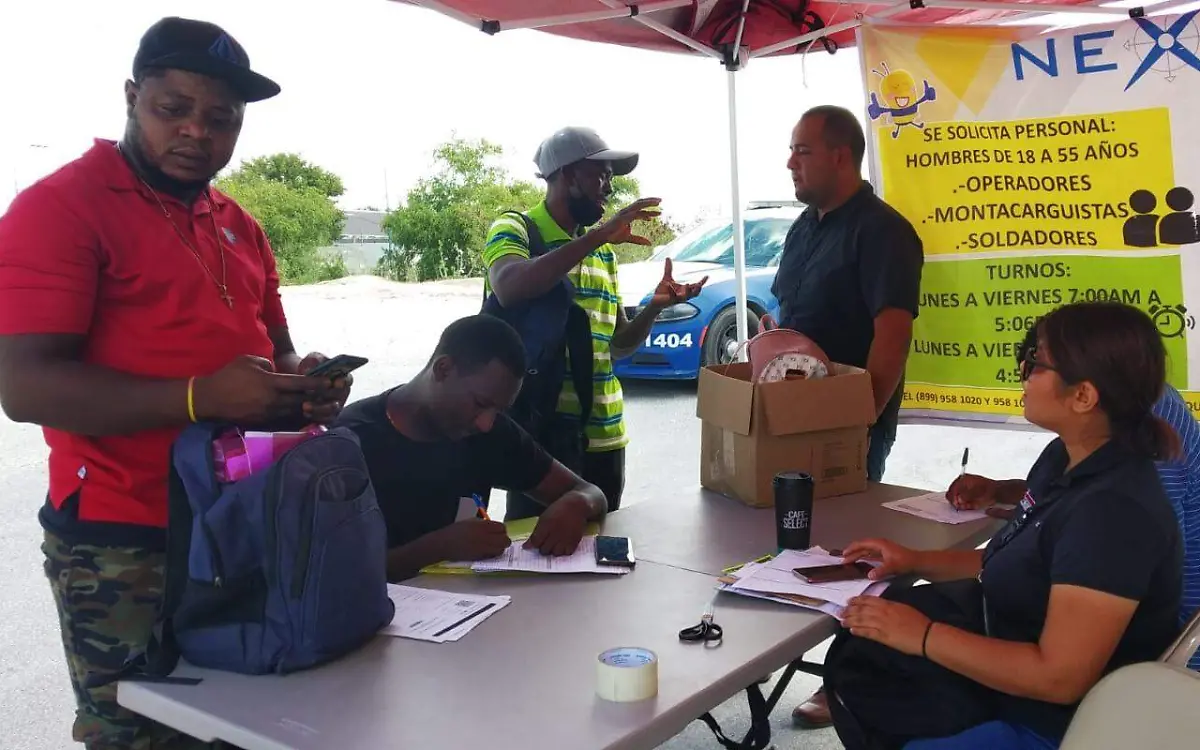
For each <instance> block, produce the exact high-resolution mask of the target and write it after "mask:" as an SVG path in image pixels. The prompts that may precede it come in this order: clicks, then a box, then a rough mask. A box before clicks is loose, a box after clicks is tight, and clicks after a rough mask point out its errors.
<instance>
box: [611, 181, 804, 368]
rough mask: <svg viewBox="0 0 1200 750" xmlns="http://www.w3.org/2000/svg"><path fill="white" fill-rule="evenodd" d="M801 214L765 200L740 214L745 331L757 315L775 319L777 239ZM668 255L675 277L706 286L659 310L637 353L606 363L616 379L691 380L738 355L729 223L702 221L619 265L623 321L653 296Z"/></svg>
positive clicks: (780, 247)
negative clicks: (638, 260)
mask: <svg viewBox="0 0 1200 750" xmlns="http://www.w3.org/2000/svg"><path fill="white" fill-rule="evenodd" d="M802 211H803V206H800V205H799V204H781V203H771V204H752V205H751V206H750V207H749V208H748V209H747V210H746V211H745V212H744V213H743V214H742V216H743V221H744V224H745V232H746V294H747V303H748V306H749V308H750V315H749V333H750V335H751V336H753V335H754V334H755V333H756V332H757V330H758V318H759V317H761V316H762V315H763V314H764V313H765V314H769V315H771V316H772V317H773V318H776V319H778V316H779V301H778V300H777V299H775V296H774V295H772V294H771V284H772V282H774V280H775V271H776V269H777V268H778V266H779V258H780V256H781V255H782V254H783V242H784V239H785V238H786V237H787V232H788V230H789V229H790V228H791V226H792V224H793V223H794V222H795V221H796V219H797V218H798V217H799V216H800V213H801V212H802ZM667 258H670V259H671V264H672V267H673V274H674V277H675V280H676V281H679V282H693V281H699V280H700V279H701V278H702V277H704V276H708V283H707V284H705V286H704V289H703V290H702V291H701V292H700V295H699V296H697V297H696V298H695V299H693V300H691V301H690V302H681V303H680V304H677V305H672V306H671V307H668V308H667V309H666V310H663V311H662V313H660V314H659V316H658V319H657V320H655V322H654V327H653V328H652V329H651V331H650V335H649V336H647V337H646V340H645V342H643V344H642V346H641V347H640V348H639V349H638V350H637V352H635V353H634V354H633V355H632V356H630V357H626V358H624V359H619V360H617V361H615V362H613V370H614V371H615V372H616V375H617V377H619V378H625V379H661V380H694V379H696V378H698V377H699V376H700V370H701V369H702V368H703V367H705V366H707V365H713V364H725V363H728V362H730V361H732V359H733V357H734V355H735V354H736V352H737V310H736V309H735V306H734V302H735V300H736V298H737V290H736V281H735V279H734V273H733V222H732V221H730V220H729V219H725V220H718V221H709V222H705V223H703V224H701V225H700V226H698V227H696V228H695V229H692V230H690V231H688V232H686V233H685V234H682V235H680V236H679V237H677V238H676V239H675V240H674V241H672V242H670V243H668V244H666V245H663V246H662V247H661V248H659V249H658V250H657V251H656V252H655V253H654V255H652V256H650V258H649V259H648V260H645V261H642V262H641V263H630V264H628V265H623V266H621V267H620V276H619V279H618V284H619V286H620V289H619V291H620V294H621V304H622V305H623V306H624V307H625V314H626V316H628V318H629V319H630V320H632V319H633V318H634V316H636V315H637V314H638V312H639V311H641V309H642V308H643V307H645V305H646V303H647V302H648V301H649V299H650V296H651V295H652V294H653V293H654V287H655V286H657V284H658V282H659V280H661V279H662V274H663V261H664V260H666V259H667Z"/></svg>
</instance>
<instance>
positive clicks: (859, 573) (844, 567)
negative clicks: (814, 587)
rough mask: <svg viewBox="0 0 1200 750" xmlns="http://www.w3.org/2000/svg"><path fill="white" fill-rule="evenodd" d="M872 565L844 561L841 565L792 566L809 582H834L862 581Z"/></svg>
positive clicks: (794, 570) (794, 571) (793, 570)
mask: <svg viewBox="0 0 1200 750" xmlns="http://www.w3.org/2000/svg"><path fill="white" fill-rule="evenodd" d="M872 569H873V568H872V566H870V565H868V564H867V563H865V562H862V561H859V562H856V563H842V564H841V565H817V566H814V567H812V568H792V572H793V573H795V574H796V575H797V576H799V577H800V578H802V579H803V580H804V581H805V582H807V583H833V582H835V581H860V580H863V579H865V578H866V577H867V574H868V573H870V572H871V570H872Z"/></svg>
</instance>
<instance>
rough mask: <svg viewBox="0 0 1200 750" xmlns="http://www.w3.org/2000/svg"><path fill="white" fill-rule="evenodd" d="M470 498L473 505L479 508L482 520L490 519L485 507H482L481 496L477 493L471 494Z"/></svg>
mask: <svg viewBox="0 0 1200 750" xmlns="http://www.w3.org/2000/svg"><path fill="white" fill-rule="evenodd" d="M471 499H472V500H474V501H475V507H476V508H478V509H479V515H481V516H483V520H485V521H490V520H492V519H491V517H490V516H488V513H487V508H485V507H483V498H481V497H480V496H479V495H471Z"/></svg>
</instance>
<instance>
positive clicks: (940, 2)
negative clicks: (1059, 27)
mask: <svg viewBox="0 0 1200 750" xmlns="http://www.w3.org/2000/svg"><path fill="white" fill-rule="evenodd" d="M922 2H923V4H924V6H925V7H926V8H949V9H951V10H984V11H1010V12H1015V13H1028V14H1034V13H1036V14H1039V15H1041V14H1046V13H1055V14H1058V13H1064V14H1076V13H1077V14H1087V15H1097V16H1126V17H1128V16H1129V11H1130V9H1129V8H1120V7H1115V6H1109V7H1105V6H1102V5H1052V4H1046V5H1043V4H1041V3H1037V4H1036V5H1033V4H1029V3H1013V2H991V0H922ZM872 15H873V16H874V15H875V14H872ZM998 20H1000V21H1002V22H1003V21H1009V20H1011V19H1008V18H1004V19H998ZM985 25H986V24H985Z"/></svg>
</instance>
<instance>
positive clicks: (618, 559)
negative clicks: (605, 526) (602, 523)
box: [596, 536, 637, 568]
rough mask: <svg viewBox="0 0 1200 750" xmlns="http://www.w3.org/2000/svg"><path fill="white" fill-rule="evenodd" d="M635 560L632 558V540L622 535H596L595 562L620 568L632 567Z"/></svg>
mask: <svg viewBox="0 0 1200 750" xmlns="http://www.w3.org/2000/svg"><path fill="white" fill-rule="evenodd" d="M636 562H637V561H636V560H634V558H633V542H631V541H629V537H624V536H597V537H596V564H597V565H610V566H617V567H621V568H632V567H633V566H634V564H635V563H636Z"/></svg>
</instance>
